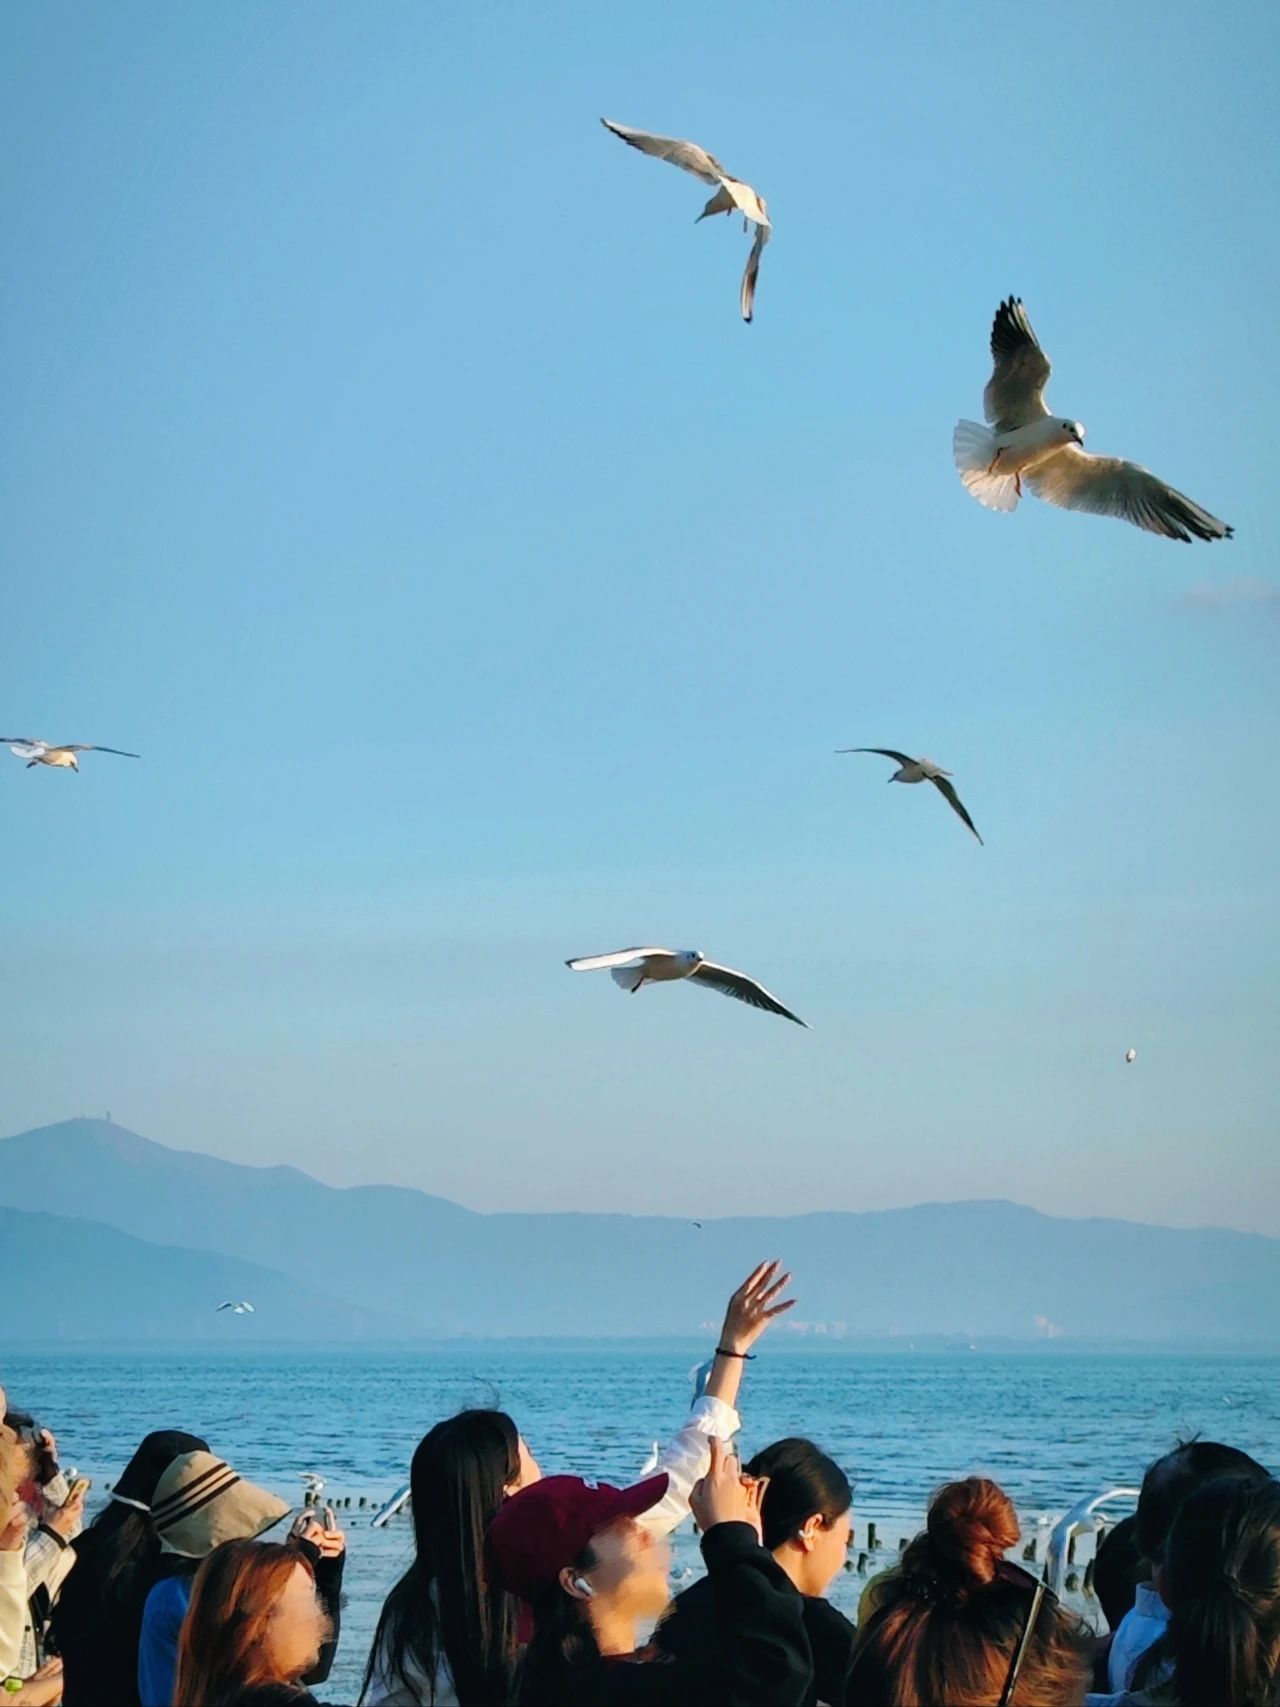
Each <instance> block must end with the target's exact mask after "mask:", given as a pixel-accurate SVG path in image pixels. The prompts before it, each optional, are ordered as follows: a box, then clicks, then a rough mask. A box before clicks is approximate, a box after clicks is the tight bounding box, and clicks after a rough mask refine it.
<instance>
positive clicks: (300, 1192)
mask: <svg viewBox="0 0 1280 1707" xmlns="http://www.w3.org/2000/svg"><path fill="white" fill-rule="evenodd" d="M55 1181H56V1209H57V1212H58V1214H59V1215H61V1216H80V1217H84V1218H85V1219H86V1220H89V1221H93V1222H97V1223H102V1224H105V1225H106V1226H107V1227H108V1228H118V1229H120V1230H121V1231H122V1232H124V1233H127V1234H130V1235H132V1236H133V1237H134V1238H136V1239H143V1240H147V1241H150V1242H154V1243H157V1244H162V1245H180V1246H182V1247H184V1248H185V1249H186V1251H187V1254H189V1255H190V1254H198V1253H199V1252H205V1253H217V1254H219V1255H225V1256H226V1257H229V1258H234V1259H235V1260H237V1261H240V1262H245V1263H253V1264H258V1265H260V1266H262V1267H264V1268H266V1269H269V1270H275V1271H279V1273H280V1275H281V1276H283V1277H287V1278H288V1279H290V1280H291V1281H293V1282H295V1283H297V1285H298V1286H300V1287H302V1288H304V1289H306V1290H307V1292H309V1293H312V1294H313V1295H321V1296H325V1295H327V1296H329V1297H332V1298H337V1299H341V1300H343V1301H344V1302H345V1303H347V1304H348V1305H350V1306H352V1307H353V1309H355V1310H356V1311H359V1312H362V1313H363V1319H365V1320H368V1319H369V1318H372V1317H378V1318H380V1319H382V1320H384V1321H385V1320H386V1319H387V1318H398V1322H397V1323H396V1325H394V1326H390V1327H385V1326H384V1327H383V1328H382V1329H381V1330H380V1331H381V1332H382V1333H384V1334H385V1333H395V1332H396V1331H397V1330H399V1331H409V1332H418V1333H422V1334H426V1335H432V1336H448V1335H454V1334H476V1335H504V1336H505V1335H523V1334H528V1335H537V1336H548V1335H550V1336H560V1335H584V1336H592V1335H643V1336H653V1335H663V1334H687V1333H690V1332H694V1331H696V1330H697V1329H698V1328H699V1327H700V1325H701V1324H702V1323H703V1322H704V1321H708V1320H714V1319H715V1317H716V1316H717V1315H718V1313H719V1311H720V1309H721V1308H722V1306H723V1300H724V1296H725V1293H726V1290H727V1287H728V1285H729V1283H730V1282H731V1281H732V1280H733V1278H735V1277H736V1276H737V1275H738V1274H739V1273H741V1272H745V1270H746V1268H747V1267H748V1266H749V1265H750V1263H751V1262H752V1261H754V1260H756V1259H757V1258H758V1257H762V1256H780V1257H781V1258H782V1259H783V1260H784V1261H785V1262H786V1263H787V1264H788V1265H789V1266H790V1267H792V1268H793V1269H794V1270H795V1271H796V1274H797V1289H798V1293H799V1296H800V1305H799V1307H798V1308H797V1310H796V1311H795V1316H796V1317H798V1318H800V1319H802V1320H803V1321H806V1322H808V1323H810V1324H822V1325H823V1327H825V1329H826V1331H827V1333H828V1334H830V1333H832V1332H836V1331H843V1332H844V1333H845V1334H847V1335H848V1336H850V1337H856V1338H868V1337H870V1338H878V1337H887V1336H891V1335H896V1336H910V1335H914V1334H918V1335H922V1336H923V1335H928V1334H934V1335H936V1334H951V1335H964V1336H968V1337H970V1338H981V1337H983V1336H1000V1337H1004V1338H1015V1339H1027V1338H1031V1337H1034V1336H1036V1335H1042V1336H1045V1337H1057V1336H1059V1335H1061V1336H1064V1337H1070V1338H1075V1337H1081V1338H1089V1339H1093V1340H1097V1339H1106V1338H1115V1339H1123V1340H1128V1341H1133V1340H1145V1341H1155V1340H1176V1339H1197V1340H1202V1341H1203V1340H1206V1339H1207V1340H1213V1339H1224V1340H1231V1341H1233V1342H1238V1341H1248V1340H1256V1341H1264V1340H1272V1339H1274V1338H1275V1333H1276V1330H1275V1318H1274V1304H1273V1300H1274V1299H1275V1297H1276V1296H1280V1240H1276V1239H1268V1238H1265V1237H1263V1236H1261V1235H1258V1234H1250V1233H1238V1232H1231V1231H1228V1230H1224V1229H1214V1228H1199V1229H1177V1228H1165V1227H1153V1226H1146V1225H1141V1224H1138V1223H1132V1222H1122V1221H1110V1220H1102V1219H1094V1220H1086V1221H1069V1220H1062V1219H1059V1218H1056V1217H1053V1216H1048V1215H1043V1214H1041V1213H1040V1212H1039V1211H1036V1210H1033V1209H1026V1208H1022V1207H1020V1206H1019V1205H1017V1204H1011V1203H1005V1202H1000V1201H983V1202H973V1203H950V1204H947V1203H933V1204H922V1205H919V1206H918V1207H915V1208H911V1209H898V1210H880V1211H867V1212H862V1213H846V1212H837V1211H818V1212H814V1213H811V1214H808V1215H801V1216H790V1217H734V1218H730V1219H726V1220H721V1221H713V1220H705V1219H704V1221H703V1224H702V1226H701V1228H698V1227H695V1226H694V1225H693V1223H692V1222H691V1221H688V1220H683V1219H677V1218H673V1217H660V1216H627V1215H595V1214H586V1213H572V1214H496V1215H485V1214H480V1213H477V1212H476V1211H473V1210H469V1209H465V1208H463V1207H461V1206H460V1205H458V1204H454V1203H451V1202H449V1201H448V1200H447V1199H444V1198H439V1197H432V1196H429V1195H427V1194H426V1193H423V1192H419V1191H414V1190H411V1189H408V1188H404V1187H398V1186H358V1187H350V1188H345V1189H340V1188H337V1187H333V1186H327V1185H323V1184H322V1183H321V1182H320V1181H318V1180H315V1179H312V1178H311V1177H310V1176H309V1175H307V1174H305V1173H302V1172H300V1171H298V1170H297V1169H294V1168H290V1167H267V1168H256V1167H246V1166H243V1165H241V1164H239V1163H234V1162H225V1161H221V1160H218V1159H217V1158H214V1157H210V1156H203V1155H199V1154H196V1153H192V1152H187V1151H181V1150H172V1149H168V1148H167V1147H165V1146H164V1145H161V1144H157V1143H154V1142H153V1141H151V1140H149V1139H145V1138H141V1137H139V1136H138V1135H137V1134H135V1133H130V1132H127V1131H125V1130H124V1129H123V1128H120V1127H117V1126H114V1125H111V1124H109V1123H107V1122H105V1121H96V1120H73V1121H67V1122H63V1123H61V1124H60V1125H57V1126H51V1127H44V1128H40V1129H38V1130H36V1131H32V1132H26V1133H21V1134H19V1135H17V1136H15V1137H13V1138H9V1139H6V1140H4V1141H0V1203H9V1204H12V1205H13V1206H14V1207H16V1208H20V1209H23V1210H28V1209H30V1208H32V1207H33V1206H35V1205H38V1204H41V1203H42V1202H48V1200H49V1199H51V1197H52V1196H53V1194H54V1190H55V1187H54V1186H53V1184H52V1182H55ZM49 1207H51V1208H52V1207H54V1205H53V1203H52V1202H49ZM223 1295H224V1296H225V1295H227V1294H226V1293H225V1292H224V1294H223ZM250 1295H251V1294H250ZM215 1302H216V1300H215ZM299 1307H300V1306H299ZM131 1309H132V1306H129V1308H128V1310H125V1309H124V1307H123V1306H122V1314H130V1315H131ZM265 1327H266V1324H265V1323H264V1324H263V1328H264V1329H265ZM115 1331H116V1332H118V1333H127V1332H128V1331H129V1329H128V1327H127V1326H125V1325H124V1324H123V1322H122V1325H121V1326H120V1327H119V1328H117V1329H116V1330H115ZM335 1331H336V1330H335ZM350 1331H352V1332H374V1331H377V1330H375V1329H374V1328H373V1327H372V1324H370V1326H368V1327H365V1328H359V1327H354V1326H353V1327H352V1328H351V1330H350ZM276 1332H277V1334H278V1336H279V1337H289V1335H287V1334H280V1333H279V1330H278V1329H277V1330H276Z"/></svg>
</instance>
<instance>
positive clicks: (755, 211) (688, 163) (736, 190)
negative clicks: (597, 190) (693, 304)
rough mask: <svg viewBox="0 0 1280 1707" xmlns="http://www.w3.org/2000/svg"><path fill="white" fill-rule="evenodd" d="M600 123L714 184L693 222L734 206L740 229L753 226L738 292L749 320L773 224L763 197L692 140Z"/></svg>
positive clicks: (647, 151)
mask: <svg viewBox="0 0 1280 1707" xmlns="http://www.w3.org/2000/svg"><path fill="white" fill-rule="evenodd" d="M600 123H601V124H602V125H603V126H604V128H605V129H606V130H609V131H612V132H613V134H614V135H615V136H619V137H621V138H622V140H623V142H626V143H629V144H630V146H631V147H632V148H638V149H639V150H640V152H641V153H642V154H652V155H653V157H654V158H655V159H656V160H668V161H670V163H671V164H672V165H673V166H679V167H680V168H681V170H682V171H685V172H692V173H693V175H694V177H695V178H701V180H702V182H703V183H704V184H714V185H715V186H716V193H715V195H713V196H712V198H711V200H710V201H709V202H708V203H707V205H706V207H704V208H703V210H702V212H701V213H700V214H699V215H698V218H697V219H696V220H695V221H694V224H695V225H696V224H698V222H699V221H700V220H703V219H706V218H708V217H709V216H711V215H713V214H717V213H732V212H733V211H734V209H735V208H736V209H737V210H738V212H739V213H740V214H741V215H742V229H743V230H744V231H746V230H749V229H750V227H751V226H752V225H754V226H755V228H756V235H755V241H754V242H753V243H752V245H751V253H750V254H749V255H748V256H747V266H746V271H745V272H744V273H743V275H742V289H741V291H740V292H739V304H740V306H741V309H742V318H743V319H744V320H745V321H747V323H748V324H750V322H751V317H752V313H753V312H754V309H755V300H756V280H757V279H758V278H759V276H760V256H761V254H762V253H763V252H764V246H765V244H766V243H767V242H768V241H769V239H770V237H771V236H772V235H773V226H772V225H771V224H770V223H769V207H768V204H767V202H766V201H765V199H764V197H763V196H761V195H757V194H756V192H755V191H754V190H753V189H752V188H751V185H750V184H744V183H743V181H742V179H741V178H734V177H731V176H730V175H729V173H728V172H726V171H725V169H724V167H723V166H722V165H721V164H720V162H719V161H718V160H717V159H716V157H715V155H714V154H708V153H707V151H706V149H705V148H699V147H698V145H697V143H696V142H681V141H680V140H679V139H678V138H677V137H674V136H654V135H653V133H652V132H651V131H647V130H633V129H632V128H631V126H630V125H625V124H615V123H614V121H613V120H612V119H601V120H600Z"/></svg>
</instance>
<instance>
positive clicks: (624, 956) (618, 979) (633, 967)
mask: <svg viewBox="0 0 1280 1707" xmlns="http://www.w3.org/2000/svg"><path fill="white" fill-rule="evenodd" d="M565 965H566V966H567V967H568V968H569V970H570V972H599V971H602V970H603V969H604V968H605V967H606V966H607V967H609V968H610V970H611V971H612V974H613V981H614V983H615V984H617V985H618V986H619V988H620V989H623V990H629V991H630V992H631V994H632V995H633V996H634V995H635V994H636V992H637V991H638V990H640V989H641V988H642V987H643V986H644V985H645V984H670V983H674V982H675V981H676V980H677V979H680V978H692V979H693V981H694V983H695V984H699V985H701V986H702V988H703V989H704V990H718V991H719V992H720V994H721V995H722V996H732V997H733V998H734V1000H735V1001H738V1002H746V1003H747V1005H748V1006H749V1007H753V1008H763V1009H764V1010H765V1012H766V1013H771V1014H781V1015H782V1017H783V1019H789V1020H794V1021H795V1023H796V1024H797V1025H804V1024H805V1022H804V1021H803V1020H802V1019H799V1018H798V1017H797V1016H796V1015H795V1014H793V1013H792V1012H791V1010H790V1008H784V1007H783V1005H782V1003H781V1002H780V1001H778V999H777V997H776V996H771V995H770V994H769V992H768V991H767V990H766V989H765V987H764V985H763V984H757V983H756V981H755V979H754V978H748V977H747V975H746V973H745V972H735V971H734V970H733V968H732V967H731V966H717V965H716V963H715V962H714V961H713V960H704V959H703V957H702V956H701V955H700V954H699V953H698V951H697V949H696V948H677V949H671V948H620V949H618V950H617V952H616V953H614V954H587V955H584V956H583V957H582V958H581V959H580V960H566V961H565ZM805 1029H806V1030H807V1029H808V1027H807V1026H806V1027H805Z"/></svg>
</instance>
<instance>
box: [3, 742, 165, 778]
mask: <svg viewBox="0 0 1280 1707" xmlns="http://www.w3.org/2000/svg"><path fill="white" fill-rule="evenodd" d="M0 747H8V749H9V751H10V752H11V753H13V754H14V756H15V757H16V758H19V759H25V760H26V761H27V769H28V770H30V769H31V767H32V765H52V766H53V767H54V769H55V770H72V771H77V772H78V771H79V769H80V761H79V759H77V758H76V754H77V753H115V754H117V755H118V756H119V757H120V758H122V759H140V758H141V757H142V754H141V753H126V752H125V750H124V748H123V747H95V746H93V745H92V744H91V743H86V742H82V741H68V742H67V743H66V745H65V746H62V747H51V746H50V745H49V743H48V742H47V741H37V740H36V739H35V738H34V737H33V736H31V735H0Z"/></svg>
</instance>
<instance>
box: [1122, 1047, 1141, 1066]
mask: <svg viewBox="0 0 1280 1707" xmlns="http://www.w3.org/2000/svg"><path fill="white" fill-rule="evenodd" d="M1124 1058H1125V1060H1126V1061H1127V1062H1128V1063H1129V1065H1130V1066H1131V1067H1132V1066H1133V1063H1134V1062H1135V1061H1136V1060H1137V1059H1138V1051H1137V1050H1136V1049H1126V1050H1125V1052H1124Z"/></svg>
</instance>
